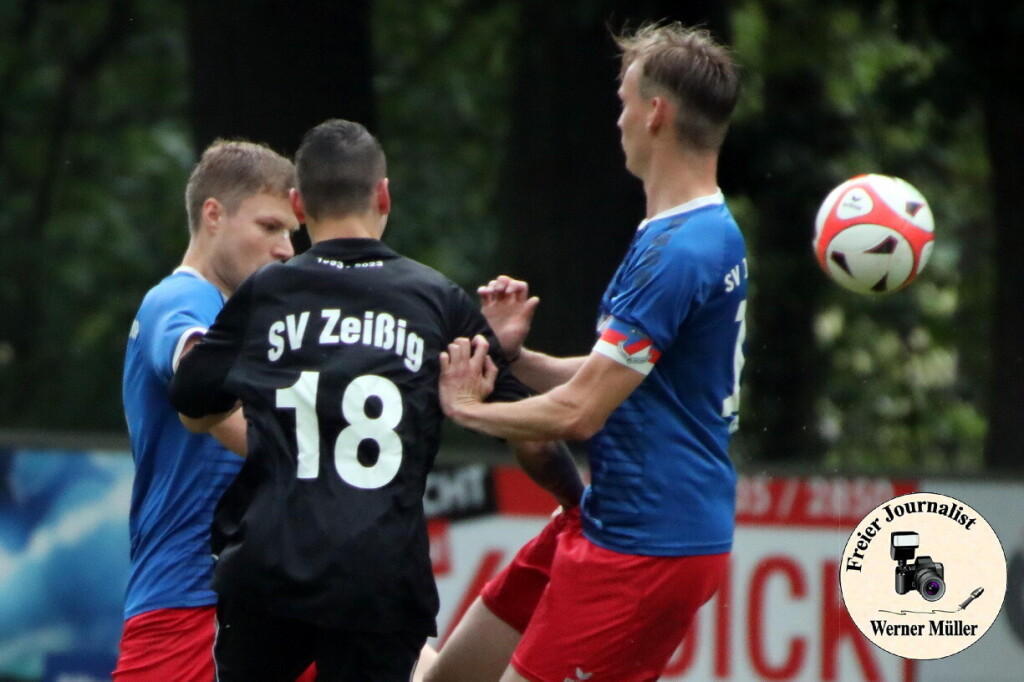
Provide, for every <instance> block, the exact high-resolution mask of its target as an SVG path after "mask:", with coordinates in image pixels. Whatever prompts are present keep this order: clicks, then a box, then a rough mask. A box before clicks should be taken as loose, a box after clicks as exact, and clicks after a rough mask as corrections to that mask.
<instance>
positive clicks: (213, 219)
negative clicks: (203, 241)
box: [199, 197, 225, 232]
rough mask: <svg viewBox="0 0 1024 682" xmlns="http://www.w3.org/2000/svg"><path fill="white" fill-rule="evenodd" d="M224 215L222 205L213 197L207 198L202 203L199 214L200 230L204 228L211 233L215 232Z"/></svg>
mask: <svg viewBox="0 0 1024 682" xmlns="http://www.w3.org/2000/svg"><path fill="white" fill-rule="evenodd" d="M224 214H225V211H224V204H222V203H220V201H218V200H217V199H214V198H213V197H210V198H208V199H207V200H206V201H204V202H203V208H202V210H201V211H200V212H199V217H200V220H201V222H202V225H201V229H203V228H206V229H209V230H210V231H211V232H216V231H217V227H218V226H219V224H220V219H221V218H222V217H223V216H224Z"/></svg>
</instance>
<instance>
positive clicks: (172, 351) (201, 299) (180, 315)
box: [122, 267, 242, 619]
mask: <svg viewBox="0 0 1024 682" xmlns="http://www.w3.org/2000/svg"><path fill="white" fill-rule="evenodd" d="M223 306H224V298H223V296H221V293H220V291H219V290H218V289H217V288H216V287H215V286H213V285H212V284H210V283H209V282H207V281H206V280H205V279H203V278H202V277H201V276H200V275H199V273H198V272H196V271H195V270H193V269H191V268H185V267H182V268H178V269H177V270H176V271H175V272H174V273H173V274H172V275H170V276H169V277H166V278H165V279H164V280H163V281H161V282H160V283H159V284H157V285H156V286H155V287H153V288H152V289H150V290H149V292H148V293H147V294H146V297H145V298H144V299H143V301H142V305H141V306H140V308H139V311H138V314H137V315H136V317H135V320H134V322H133V323H132V328H131V332H130V334H129V338H128V348H127V351H126V354H125V364H124V377H123V383H122V397H123V401H124V412H125V418H126V420H127V422H128V433H129V437H130V439H131V447H132V457H133V459H134V460H135V480H134V483H133V488H132V502H131V515H130V519H129V532H130V539H131V550H130V551H131V568H130V572H129V577H128V588H127V592H126V595H125V606H124V617H125V619H128V618H131V617H132V616H134V615H137V614H140V613H144V612H146V611H153V610H155V609H164V608H188V607H195V606H205V605H209V604H215V603H216V602H217V597H216V594H215V593H214V592H213V591H212V590H211V589H210V587H209V583H210V578H211V575H212V573H213V559H212V557H211V554H210V526H211V523H212V521H213V509H214V506H215V505H216V503H217V501H218V500H219V499H220V496H221V493H223V491H224V489H225V488H226V487H227V485H228V484H229V483H230V482H231V481H232V479H234V477H235V474H237V473H238V470H239V469H240V468H241V466H242V458H241V457H238V456H237V455H235V454H233V453H231V452H229V451H228V450H226V449H225V448H224V447H223V446H221V445H220V443H218V442H217V441H216V440H215V439H214V438H213V437H212V436H210V435H207V434H193V433H189V432H188V431H187V430H186V429H185V427H184V426H182V425H181V422H180V421H179V419H178V413H177V411H176V410H175V409H174V408H173V407H171V403H170V401H169V398H168V385H169V384H170V381H171V376H172V375H173V374H174V369H175V367H176V364H177V360H178V357H179V356H180V355H181V351H182V349H183V347H184V344H185V341H187V340H188V338H189V337H191V336H192V335H193V334H201V333H204V332H205V331H206V330H207V328H209V326H210V325H211V324H213V321H214V319H215V318H216V317H217V313H218V312H219V311H220V309H221V308H222V307H223Z"/></svg>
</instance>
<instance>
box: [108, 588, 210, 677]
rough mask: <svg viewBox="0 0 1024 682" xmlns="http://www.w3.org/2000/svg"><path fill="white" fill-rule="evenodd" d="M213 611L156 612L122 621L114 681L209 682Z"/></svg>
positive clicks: (193, 609)
mask: <svg viewBox="0 0 1024 682" xmlns="http://www.w3.org/2000/svg"><path fill="white" fill-rule="evenodd" d="M216 611H217V610H216V608H215V607H213V606H200V607H196V608H191V609H157V610H156V611H147V612H146V613H140V614H139V615H137V616H132V617H131V618H129V619H128V620H126V621H125V623H124V630H123V631H122V633H121V654H120V656H118V658H117V669H116V670H114V682H152V681H153V680H179V681H180V682H193V681H194V682H210V680H212V679H213V629H214V628H213V621H214V616H215V614H216Z"/></svg>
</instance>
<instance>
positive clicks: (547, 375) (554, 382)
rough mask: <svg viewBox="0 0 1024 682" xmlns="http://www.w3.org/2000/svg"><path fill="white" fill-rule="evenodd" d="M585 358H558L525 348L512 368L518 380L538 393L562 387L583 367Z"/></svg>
mask: <svg viewBox="0 0 1024 682" xmlns="http://www.w3.org/2000/svg"><path fill="white" fill-rule="evenodd" d="M585 360H586V358H585V357H578V358H556V357H554V356H552V355H547V354H545V353H540V352H538V351H535V350H530V349H529V348H523V349H522V351H520V354H519V357H518V358H517V359H516V361H515V362H513V363H512V364H511V365H510V367H511V369H512V373H513V374H514V375H515V377H516V378H517V379H519V380H520V381H521V382H523V383H524V384H525V385H526V386H528V387H529V388H530V389H531V390H534V391H536V392H537V393H544V392H545V391H550V390H551V389H552V388H554V387H555V386H561V385H562V384H564V383H566V382H568V381H569V379H571V378H572V377H573V375H575V374H576V372H577V371H578V370H579V368H580V367H582V366H583V362H584V361H585Z"/></svg>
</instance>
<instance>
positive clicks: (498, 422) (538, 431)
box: [448, 386, 601, 441]
mask: <svg viewBox="0 0 1024 682" xmlns="http://www.w3.org/2000/svg"><path fill="white" fill-rule="evenodd" d="M448 416H449V417H451V418H452V419H453V420H455V422H456V423H458V424H459V425H460V426H464V427H466V428H468V429H473V430H474V431H479V432H480V433H484V434H487V435H490V436H495V437H497V438H503V439H505V440H512V441H520V440H533V441H548V440H586V439H587V438H590V436H592V435H593V434H594V433H595V432H596V431H597V429H598V428H600V426H601V424H594V423H593V420H592V419H590V416H589V415H588V414H587V410H586V408H585V407H584V405H583V404H582V402H580V401H578V400H576V399H574V397H573V396H572V394H571V392H570V391H568V390H566V387H564V386H559V387H556V388H554V389H552V390H551V391H548V392H547V393H543V394H541V395H538V396H534V397H532V398H527V399H526V400H520V401H518V402H514V403H484V402H480V401H479V400H470V401H462V402H457V403H455V404H454V405H453V406H452V409H451V412H450V413H449V414H448Z"/></svg>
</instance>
